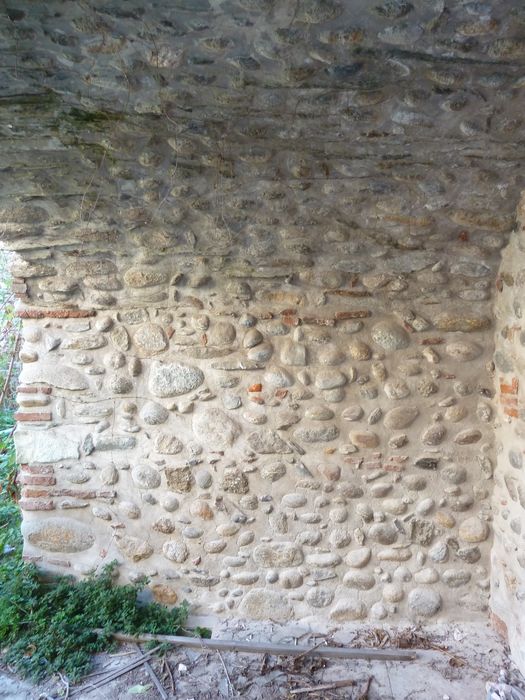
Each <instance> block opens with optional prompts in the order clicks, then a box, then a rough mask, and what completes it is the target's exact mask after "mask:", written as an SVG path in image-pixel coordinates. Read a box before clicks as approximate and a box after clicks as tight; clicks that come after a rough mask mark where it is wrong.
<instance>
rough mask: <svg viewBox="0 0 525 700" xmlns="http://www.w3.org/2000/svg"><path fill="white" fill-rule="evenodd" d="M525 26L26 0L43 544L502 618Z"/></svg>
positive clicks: (285, 6)
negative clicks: (507, 329)
mask: <svg viewBox="0 0 525 700" xmlns="http://www.w3.org/2000/svg"><path fill="white" fill-rule="evenodd" d="M524 37H525V14H524V12H523V9H522V8H521V6H520V5H519V4H518V3H516V2H512V1H506V2H485V3H477V2H475V3H474V2H472V3H471V2H461V3H454V4H452V3H447V4H446V3H444V2H440V1H439V0H425V1H423V2H418V3H413V4H412V3H409V2H403V1H402V0H389V1H388V2H381V0H378V1H377V2H375V3H370V2H365V1H364V0H359V1H357V0H356V2H352V3H343V2H335V1H332V0H299V1H298V2H295V1H294V2H290V3H288V2H273V0H264V1H262V2H261V1H260V0H257V1H256V2H254V1H253V0H238V2H237V1H235V2H234V1H233V0H231V1H227V2H219V1H218V0H216V1H212V0H210V2H208V0H191V2H189V1H188V0H169V1H168V0H162V1H159V2H154V3H153V2H151V3H147V4H145V3H140V2H136V1H135V0H133V1H131V0H130V1H129V2H126V3H120V2H114V3H109V4H108V3H107V2H94V1H90V2H84V3H63V2H54V1H52V0H51V1H49V2H46V3H31V2H24V0H20V1H19V2H17V4H16V8H15V7H14V6H13V7H12V9H10V10H9V11H8V13H7V16H6V17H4V18H2V19H1V20H0V41H1V44H0V47H1V50H2V56H3V60H2V65H1V67H0V113H1V117H2V118H1V119H0V137H1V139H2V149H1V151H0V166H1V176H2V200H1V204H0V227H1V235H2V240H3V242H4V244H5V245H6V246H7V247H8V248H10V249H11V250H14V251H16V252H17V253H18V255H19V259H18V261H17V262H16V264H15V266H14V269H13V274H14V289H15V291H16V293H17V295H18V297H19V313H20V315H21V316H22V317H23V318H24V343H23V347H22V349H21V359H22V362H23V370H22V374H21V378H20V390H19V412H18V414H17V420H18V422H19V425H18V428H17V432H16V443H17V449H18V455H19V460H20V462H21V464H22V467H21V476H20V479H21V483H22V486H23V494H22V501H21V505H22V508H23V510H24V525H23V527H24V536H25V543H26V544H25V554H26V557H27V558H28V559H31V560H34V561H36V562H38V563H39V565H41V566H42V567H45V568H50V569H53V570H57V571H63V572H64V571H65V572H72V573H74V574H79V575H80V574H85V573H87V572H88V571H91V570H93V569H96V568H97V567H99V566H101V565H102V564H104V563H105V562H109V561H111V560H112V559H114V558H116V559H118V560H119V562H121V569H120V570H121V580H129V579H135V578H137V577H138V576H140V575H142V574H147V575H148V576H149V577H150V579H151V588H152V591H153V594H154V595H155V596H156V597H157V599H159V600H162V601H164V602H169V603H172V602H175V601H176V600H182V599H183V598H186V599H188V600H189V601H190V602H192V603H193V604H194V605H195V608H196V609H197V610H200V611H204V612H209V611H215V612H217V613H228V614H234V615H239V616H241V615H242V616H246V617H251V618H261V619H276V620H285V619H288V618H292V617H295V618H304V617H308V616H318V617H319V618H320V619H323V620H327V619H329V620H333V621H337V622H340V621H345V620H365V619H368V620H373V619H376V620H377V619H379V620H382V619H388V620H392V621H395V620H398V621H401V620H406V619H409V618H410V619H415V620H428V619H431V620H437V619H440V620H447V619H449V620H457V619H467V618H468V617H470V616H479V615H480V614H481V615H485V614H486V612H487V609H488V600H489V587H490V583H489V582H490V571H489V569H490V563H489V560H490V557H489V552H490V547H491V537H492V529H493V528H492V512H491V498H492V483H493V479H492V477H493V471H494V464H495V458H494V425H495V422H494V415H493V414H494V411H495V409H494V406H493V397H494V376H493V375H494V364H493V351H494V336H495V332H496V329H495V327H494V322H493V319H494V310H493V303H494V295H495V294H497V292H496V287H495V281H496V277H497V271H498V267H499V265H500V257H501V253H500V251H501V250H502V249H503V248H504V247H505V245H506V244H507V242H508V240H509V235H510V232H511V231H512V230H513V228H514V221H515V209H516V205H517V202H518V196H519V193H520V191H521V190H523V189H524V187H525V185H524V182H523V180H524V178H523V173H522V163H523V158H524V155H525V154H524V148H523V143H524V140H523V137H524V134H525V123H524V121H523V109H522V104H523V91H524V89H525V83H524V82H523V66H524V63H525V38H524ZM513 245H514V244H513ZM509 250H510V249H509ZM512 250H514V249H512ZM506 256H507V257H506V260H509V256H510V260H509V262H508V264H509V265H510V264H514V263H513V262H512V252H509V251H507V253H506ZM505 265H507V263H504V265H503V268H502V270H503V271H505V269H506V268H505ZM512 274H513V273H512ZM506 279H507V278H506V276H505V274H503V273H501V274H500V276H499V278H498V285H500V286H501V284H503V288H504V289H505V290H506V291H505V292H504V293H501V294H500V295H499V296H498V301H497V304H500V303H501V302H500V300H501V299H502V298H503V296H504V294H508V295H510V293H511V291H512V290H514V291H517V290H518V287H516V286H515V287H512V288H509V290H507V287H506V286H505V285H507V281H506ZM498 289H499V287H498ZM510 303H511V302H510V301H509V302H508V304H510ZM497 313H498V314H500V316H498V319H500V317H501V321H500V320H498V323H500V322H501V324H503V325H504V326H507V325H508V320H507V319H506V318H503V316H501V314H502V313H503V312H502V311H501V307H500V311H498V312H497ZM509 313H510V312H509ZM512 313H517V312H514V311H513V312H512ZM513 323H514V322H513ZM516 323H518V322H516ZM512 327H514V326H512ZM497 337H498V341H497V342H498V349H499V350H500V355H501V357H500V358H499V359H498V357H499V356H498V355H497V356H496V370H495V375H496V380H497V382H496V383H497V385H498V390H499V391H500V392H503V393H502V394H501V395H502V396H504V397H505V401H503V403H498V406H499V407H500V408H498V411H499V412H500V413H501V412H503V413H502V417H500V418H498V423H497V426H499V424H500V423H501V421H503V423H504V421H505V420H507V419H509V420H510V421H511V422H510V423H509V425H507V424H506V423H505V426H506V428H505V430H512V429H513V427H512V426H514V425H519V421H520V417H519V408H518V407H517V406H516V407H515V406H514V403H513V397H514V396H515V395H517V391H518V384H516V383H515V381H519V379H516V380H515V379H514V377H518V369H516V371H515V370H514V368H513V367H512V366H511V364H512V363H510V361H509V362H508V363H507V360H506V359H505V358H506V356H507V354H508V353H507V351H506V350H505V351H504V350H503V349H502V348H499V345H500V344H501V343H502V342H503V341H502V340H501V334H500V335H498V336H497ZM509 337H510V336H509ZM516 337H517V336H516ZM505 342H507V341H505ZM509 342H510V341H509ZM516 343H517V341H515V348H516V352H517V350H518V349H519V345H518V344H516ZM513 347H514V346H513ZM502 362H503V363H504V364H505V363H507V364H505V366H504V367H503V366H502V364H501V363H502ZM509 368H510V369H509ZM507 375H508V376H507ZM500 377H503V379H502V381H503V384H501V385H500V384H499V382H500ZM501 387H503V388H501ZM507 389H508V390H507ZM506 397H508V401H507V398H506ZM498 401H499V399H498ZM503 423H502V424H503ZM499 429H500V428H499V427H498V430H499ZM502 454H503V453H502ZM516 454H518V456H517V457H515V459H516V460H518V458H519V454H521V453H520V452H519V451H518V452H517V453H516ZM513 458H514V457H513ZM499 459H503V457H501V455H500V457H499ZM519 459H521V458H519ZM520 464H521V462H520ZM514 468H516V469H518V467H516V466H515V465H514V466H513V469H514ZM498 469H499V463H498V467H497V468H496V472H498ZM504 473H505V469H502V470H501V477H500V478H499V476H498V478H499V480H498V479H497V481H498V484H500V482H501V479H503V478H504V477H503V475H504ZM511 473H514V472H511ZM516 473H518V472H516ZM501 483H502V482H501ZM498 488H499V486H498ZM502 488H503V487H502ZM518 500H519V498H518ZM519 507H520V506H518V505H516V504H514V505H512V508H514V509H516V508H517V509H518V512H519ZM506 513H507V510H506V509H505V508H503V506H501V507H500V505H499V504H498V505H497V518H498V531H497V537H498V540H497V541H498V543H499V544H498V549H497V550H495V552H496V553H495V556H497V557H498V560H497V561H499V562H500V561H501V560H502V559H503V560H504V561H506V551H505V550H504V549H502V546H504V547H506V546H507V545H506V544H505V542H506V541H507V540H506V538H507V535H508V536H509V537H511V538H518V537H519V533H518V532H517V530H516V527H517V526H516V527H514V525H513V523H514V522H515V519H516V518H518V520H519V515H516V516H514V515H513V516H512V518H510V516H509V517H507V516H506ZM520 522H521V521H520ZM509 528H510V529H511V530H512V531H513V532H514V534H510V533H509V532H508V530H509ZM509 541H510V540H509ZM513 541H514V540H513ZM502 543H503V544H502ZM500 545H501V546H500ZM509 556H510V555H509ZM513 556H514V555H513ZM515 565H516V562H514V560H512V563H510V561H509V567H510V568H509V571H510V570H512V571H517V569H516V568H515ZM517 565H518V566H519V560H518V562H517ZM502 571H503V569H501V571H498V572H495V574H494V580H495V581H496V579H498V580H499V577H500V576H501V575H502ZM499 590H503V589H501V587H500V589H499ZM497 595H498V596H499V597H497V596H496V594H494V597H493V600H494V607H495V608H497V612H498V614H499V615H500V616H501V617H502V618H503V619H507V620H510V619H511V618H510V617H509V615H506V614H504V612H505V611H507V612H508V611H509V610H513V609H514V608H513V607H512V606H513V605H514V603H511V602H510V598H506V597H505V595H506V594H504V593H503V592H502V593H501V595H500V594H499V593H498V594H497ZM509 595H510V594H509ZM512 600H515V598H513V599H512ZM498 601H499V602H498ZM501 608H504V610H502V609H501Z"/></svg>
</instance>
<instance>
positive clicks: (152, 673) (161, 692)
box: [135, 644, 168, 700]
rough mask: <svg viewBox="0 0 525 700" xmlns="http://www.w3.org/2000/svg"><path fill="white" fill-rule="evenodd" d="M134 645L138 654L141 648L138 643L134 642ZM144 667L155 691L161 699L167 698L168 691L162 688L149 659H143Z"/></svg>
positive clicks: (165, 699) (166, 699)
mask: <svg viewBox="0 0 525 700" xmlns="http://www.w3.org/2000/svg"><path fill="white" fill-rule="evenodd" d="M135 646H136V648H137V651H138V652H139V653H140V654H142V649H141V648H140V647H139V645H138V644H135ZM144 668H145V669H146V671H147V672H148V676H149V677H150V678H151V680H152V681H153V684H154V686H155V688H156V689H157V692H158V694H159V695H160V697H161V698H162V700H168V693H167V692H166V691H165V690H164V688H163V687H162V684H161V682H160V681H159V679H158V678H157V674H156V673H155V671H154V670H153V668H152V666H151V664H150V662H149V661H144Z"/></svg>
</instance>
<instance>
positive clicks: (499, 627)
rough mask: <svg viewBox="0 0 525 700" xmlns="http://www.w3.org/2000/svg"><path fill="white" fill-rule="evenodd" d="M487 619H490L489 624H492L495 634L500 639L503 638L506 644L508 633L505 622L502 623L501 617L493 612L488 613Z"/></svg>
mask: <svg viewBox="0 0 525 700" xmlns="http://www.w3.org/2000/svg"><path fill="white" fill-rule="evenodd" d="M489 618H490V622H491V624H492V627H493V628H494V629H495V630H496V632H497V633H498V634H499V635H500V637H503V639H504V640H505V642H508V640H509V633H508V630H507V625H506V624H505V622H503V620H502V619H501V617H498V616H497V615H496V614H495V613H493V612H490V613H489Z"/></svg>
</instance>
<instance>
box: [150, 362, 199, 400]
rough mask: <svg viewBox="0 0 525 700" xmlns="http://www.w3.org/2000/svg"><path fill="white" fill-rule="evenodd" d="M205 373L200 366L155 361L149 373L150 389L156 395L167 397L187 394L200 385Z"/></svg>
mask: <svg viewBox="0 0 525 700" xmlns="http://www.w3.org/2000/svg"><path fill="white" fill-rule="evenodd" d="M203 381H204V374H203V373H202V371H201V370H200V369H199V368H198V367H191V366H189V365H182V364H179V363H177V362H174V363H168V362H167V363H160V362H154V363H153V364H152V367H151V371H150V375H149V390H150V391H151V393H152V394H153V395H154V396H158V397H160V398H167V397H169V396H180V395H181V394H187V393H188V392H189V391H193V390H195V389H197V387H199V386H200V385H201V384H202V382H203Z"/></svg>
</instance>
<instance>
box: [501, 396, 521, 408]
mask: <svg viewBox="0 0 525 700" xmlns="http://www.w3.org/2000/svg"><path fill="white" fill-rule="evenodd" d="M499 401H500V404H501V405H502V406H512V407H515V408H516V407H517V406H518V397H517V396H509V395H508V394H505V395H504V396H500V397H499Z"/></svg>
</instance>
